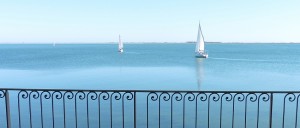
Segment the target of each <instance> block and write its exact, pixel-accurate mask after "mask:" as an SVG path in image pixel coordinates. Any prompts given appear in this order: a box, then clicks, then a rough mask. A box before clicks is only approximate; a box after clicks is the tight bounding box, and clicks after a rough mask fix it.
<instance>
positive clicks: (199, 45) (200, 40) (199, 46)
mask: <svg viewBox="0 0 300 128" xmlns="http://www.w3.org/2000/svg"><path fill="white" fill-rule="evenodd" d="M195 53H196V57H198V58H208V54H207V53H206V52H205V50H204V37H203V34H202V31H201V26H200V22H199V28H198V37H197V42H196V48H195Z"/></svg>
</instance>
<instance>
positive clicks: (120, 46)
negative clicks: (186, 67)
mask: <svg viewBox="0 0 300 128" xmlns="http://www.w3.org/2000/svg"><path fill="white" fill-rule="evenodd" d="M119 52H120V53H122V52H123V42H122V40H121V35H119Z"/></svg>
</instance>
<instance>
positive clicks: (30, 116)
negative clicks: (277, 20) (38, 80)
mask: <svg viewBox="0 0 300 128" xmlns="http://www.w3.org/2000/svg"><path fill="white" fill-rule="evenodd" d="M31 93H32V92H30V93H29V121H30V128H32V115H31V113H32V112H31V99H30V95H31Z"/></svg>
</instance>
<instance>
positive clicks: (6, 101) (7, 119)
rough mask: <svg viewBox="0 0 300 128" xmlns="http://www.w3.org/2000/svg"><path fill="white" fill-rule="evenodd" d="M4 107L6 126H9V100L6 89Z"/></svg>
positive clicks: (9, 127)
mask: <svg viewBox="0 0 300 128" xmlns="http://www.w3.org/2000/svg"><path fill="white" fill-rule="evenodd" d="M5 107H6V126H7V128H11V120H10V119H11V118H10V102H9V93H8V90H6V91H5Z"/></svg>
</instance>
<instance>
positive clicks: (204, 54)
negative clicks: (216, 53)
mask: <svg viewBox="0 0 300 128" xmlns="http://www.w3.org/2000/svg"><path fill="white" fill-rule="evenodd" d="M196 57H197V58H208V54H207V53H205V52H198V53H196Z"/></svg>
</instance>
